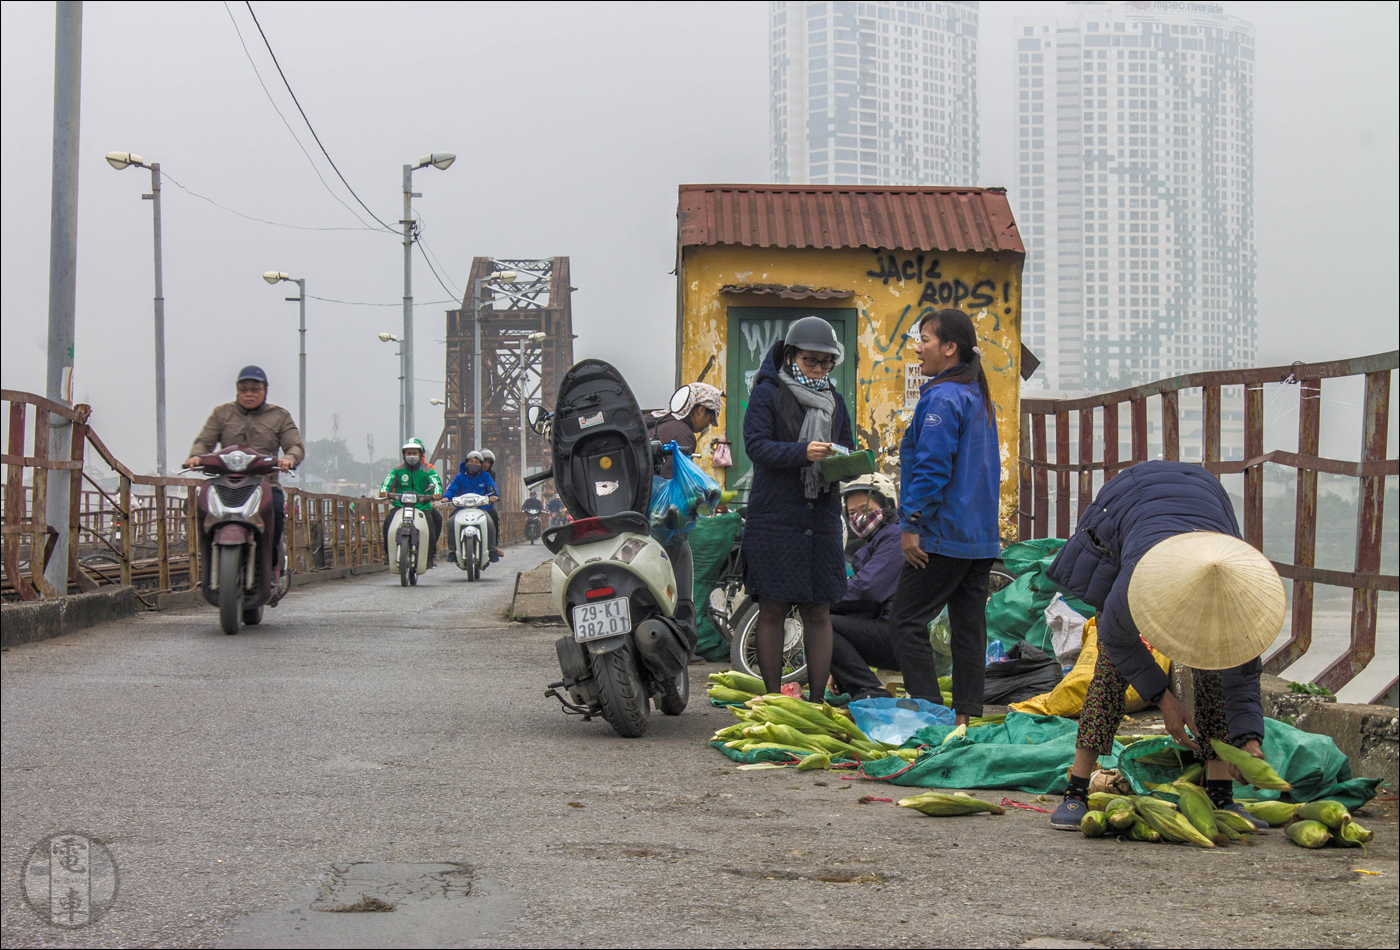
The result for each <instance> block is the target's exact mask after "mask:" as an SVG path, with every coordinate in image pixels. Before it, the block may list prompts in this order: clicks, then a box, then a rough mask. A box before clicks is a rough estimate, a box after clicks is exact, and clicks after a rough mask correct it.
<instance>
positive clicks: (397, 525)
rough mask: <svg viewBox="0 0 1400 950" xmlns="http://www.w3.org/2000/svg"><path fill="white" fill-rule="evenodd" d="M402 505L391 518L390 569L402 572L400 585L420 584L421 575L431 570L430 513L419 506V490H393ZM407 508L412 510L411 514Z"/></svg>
mask: <svg viewBox="0 0 1400 950" xmlns="http://www.w3.org/2000/svg"><path fill="white" fill-rule="evenodd" d="M389 497H390V498H392V499H394V500H395V501H397V502H399V505H400V507H399V508H398V510H396V511H395V512H394V516H393V517H392V518H391V519H390V520H389V570H391V571H393V572H395V573H397V574H398V575H399V586H400V587H408V586H410V585H413V586H416V585H417V584H418V575H419V574H426V573H427V572H428V555H429V554H431V553H432V551H431V550H430V548H429V544H428V539H429V538H431V537H432V532H431V530H430V528H429V525H428V514H427V512H425V511H420V510H419V509H418V507H417V506H418V502H419V501H420V500H421V499H420V497H419V496H418V494H416V493H415V492H403V493H400V494H395V493H392V492H391V493H389ZM404 512H411V514H410V515H409V516H408V517H405V516H404Z"/></svg>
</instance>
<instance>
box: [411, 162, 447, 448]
mask: <svg viewBox="0 0 1400 950" xmlns="http://www.w3.org/2000/svg"><path fill="white" fill-rule="evenodd" d="M456 160H457V156H456V155H454V154H452V153H451V152H432V153H431V154H428V155H424V156H423V157H422V158H420V159H418V164H417V165H405V166H404V167H403V220H402V221H400V222H399V223H400V224H402V225H403V341H402V342H403V353H404V357H403V362H404V369H403V376H404V394H403V399H404V409H403V413H402V415H403V417H404V419H403V425H404V431H405V433H406V435H405V438H407V437H408V436H411V435H413V199H414V198H420V197H422V196H421V195H419V194H417V193H416V192H414V190H413V173H414V172H415V171H417V170H418V169H420V168H426V167H427V166H429V165H431V166H433V167H434V168H437V169H441V170H445V169H447V168H448V167H450V166H451V164H452V163H453V162H455V161H456ZM400 444H402V440H401V441H400Z"/></svg>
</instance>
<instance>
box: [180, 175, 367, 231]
mask: <svg viewBox="0 0 1400 950" xmlns="http://www.w3.org/2000/svg"><path fill="white" fill-rule="evenodd" d="M160 172H161V176H162V177H164V178H165V180H166V181H168V182H170V183H171V184H172V185H174V186H175V187H176V188H179V189H180V190H181V191H183V192H185V193H186V194H188V195H189V196H190V197H192V198H198V199H199V200H200V201H207V202H209V203H210V204H211V205H213V206H214V207H216V208H218V209H219V210H221V211H227V212H228V213H229V214H236V215H238V216H239V217H240V218H246V219H247V220H249V221H256V222H258V223H259V224H270V225H273V226H274V227H279V228H291V229H293V230H295V231H372V232H374V233H376V234H377V233H379V229H378V228H371V227H359V228H334V227H333V228H316V227H311V226H309V225H305V224H285V223H283V222H281V221H269V220H268V219H267V218H259V217H258V216H257V215H252V214H244V213H243V212H242V211H237V210H235V209H233V208H230V207H229V206H228V205H222V204H219V203H218V202H217V201H215V200H214V199H213V198H210V197H209V196H208V195H201V194H200V193H199V192H197V191H191V190H190V189H189V188H187V187H185V186H184V185H182V184H180V183H179V182H178V181H176V180H175V178H174V177H173V176H171V174H170V172H169V171H168V170H167V169H165V168H164V167H162V168H161V170H160Z"/></svg>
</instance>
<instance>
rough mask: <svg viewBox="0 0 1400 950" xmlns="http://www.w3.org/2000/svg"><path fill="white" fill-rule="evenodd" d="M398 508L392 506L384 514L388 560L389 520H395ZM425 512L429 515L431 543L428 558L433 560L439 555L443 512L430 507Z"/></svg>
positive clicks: (385, 548) (385, 545) (385, 544)
mask: <svg viewBox="0 0 1400 950" xmlns="http://www.w3.org/2000/svg"><path fill="white" fill-rule="evenodd" d="M398 510H399V509H397V508H390V509H389V513H388V514H387V515H385V516H384V558H385V560H386V561H388V557H389V522H391V521H393V520H394V512H396V511H398ZM424 513H425V514H426V515H427V516H428V537H429V541H428V544H429V545H430V546H429V548H428V552H429V553H428V558H429V560H432V559H435V558H436V557H437V546H438V535H440V534H442V513H441V512H440V511H438V510H437V509H436V508H429V509H428V510H427V511H426V512H424ZM389 563H392V562H389Z"/></svg>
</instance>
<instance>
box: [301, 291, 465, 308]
mask: <svg viewBox="0 0 1400 950" xmlns="http://www.w3.org/2000/svg"><path fill="white" fill-rule="evenodd" d="M306 299H307V300H319V301H321V302H323V303H339V304H344V305H346V306H347V307H403V301H402V300H396V301H394V302H393V303H367V302H365V301H363V300H336V299H335V298H334V297H317V296H316V295H314V294H307V295H306ZM458 302H459V301H456V300H415V301H413V305H414V306H415V307H431V306H434V305H436V304H442V303H458Z"/></svg>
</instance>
